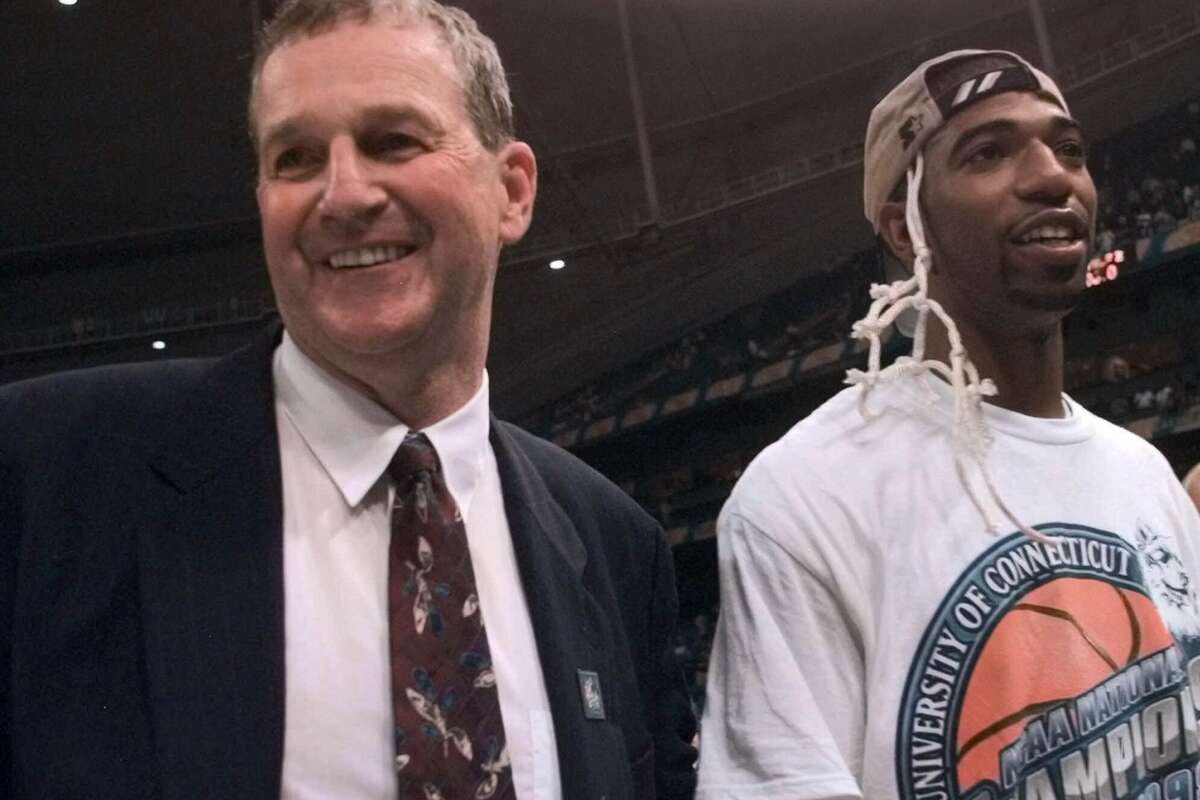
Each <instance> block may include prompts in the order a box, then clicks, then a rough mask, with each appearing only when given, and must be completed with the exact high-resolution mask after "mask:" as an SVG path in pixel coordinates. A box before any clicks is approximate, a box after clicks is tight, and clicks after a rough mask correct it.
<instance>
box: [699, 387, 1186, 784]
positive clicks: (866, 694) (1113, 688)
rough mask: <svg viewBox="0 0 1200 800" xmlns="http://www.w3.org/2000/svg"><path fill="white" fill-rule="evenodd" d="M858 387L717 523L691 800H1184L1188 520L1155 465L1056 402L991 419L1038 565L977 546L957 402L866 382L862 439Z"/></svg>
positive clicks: (769, 456) (1000, 465) (1017, 550)
mask: <svg viewBox="0 0 1200 800" xmlns="http://www.w3.org/2000/svg"><path fill="white" fill-rule="evenodd" d="M859 391H860V390H859V389H858V388H857V387H853V388H850V389H847V390H845V391H843V392H841V393H840V394H838V395H837V396H835V397H834V398H832V399H831V400H830V401H829V402H827V403H826V404H825V405H823V406H822V407H821V408H819V409H818V410H817V411H816V412H814V413H813V414H812V415H811V416H810V417H808V418H807V419H805V420H803V421H802V422H800V423H799V424H798V425H796V426H795V427H794V428H793V429H792V430H791V431H790V432H789V433H788V434H787V435H786V436H784V437H783V438H782V439H781V440H780V441H778V442H776V443H775V444H773V445H772V446H770V447H769V448H767V449H766V450H764V451H763V453H762V454H761V455H759V457H758V458H756V459H755V460H754V462H753V463H752V464H751V465H750V467H749V468H748V469H747V471H746V473H745V475H744V476H743V477H742V479H741V481H740V482H739V483H738V485H737V487H736V488H735V489H734V491H733V494H732V496H731V497H730V500H729V502H728V503H727V504H726V506H725V508H724V509H723V511H722V513H721V517H720V520H719V522H718V546H719V551H720V571H721V616H720V620H719V623H718V626H717V631H716V641H715V644H714V648H713V653H712V661H711V665H710V669H709V674H708V699H707V704H706V708H705V715H704V720H703V724H702V727H701V760H700V788H699V795H698V797H699V798H702V800H718V798H720V799H722V800H723V799H725V798H772V800H776V799H777V798H789V799H793V798H794V799H795V800H804V799H805V798H868V799H869V800H891V799H892V798H900V799H901V800H952V799H953V798H970V799H971V800H976V798H1010V797H1011V798H1028V799H1029V800H1035V799H1037V800H1049V799H1050V798H1055V799H1056V800H1063V799H1064V798H1096V799H1097V800H1102V799H1104V798H1108V799H1110V800H1111V799H1112V798H1125V797H1146V798H1154V799H1155V800H1158V798H1160V797H1161V798H1163V800H1166V798H1180V799H1182V798H1188V800H1194V798H1195V797H1196V789H1197V786H1200V780H1197V779H1198V778H1200V775H1197V774H1196V772H1197V770H1196V767H1197V750H1198V747H1200V745H1198V742H1197V724H1196V717H1197V707H1196V706H1197V704H1198V703H1200V658H1197V656H1200V613H1198V605H1197V595H1196V590H1195V585H1194V583H1193V581H1192V576H1195V575H1197V571H1196V570H1197V563H1198V555H1200V517H1198V516H1197V514H1196V511H1195V509H1194V508H1193V507H1192V505H1191V504H1190V502H1189V501H1188V498H1187V497H1186V495H1185V494H1184V493H1183V491H1182V489H1181V488H1180V486H1179V483H1178V481H1177V480H1176V478H1175V476H1174V474H1173V473H1172V471H1171V470H1170V468H1169V466H1168V465H1167V463H1166V461H1165V459H1163V457H1162V456H1161V455H1160V454H1159V453H1158V452H1157V451H1156V450H1155V449H1154V448H1153V447H1151V446H1150V445H1148V444H1147V443H1146V442H1144V441H1142V440H1141V439H1139V438H1137V437H1136V436H1134V435H1132V434H1130V433H1129V432H1127V431H1125V430H1122V429H1120V428H1117V427H1116V426H1114V425H1111V424H1110V423H1108V422H1105V421H1104V420H1101V419H1099V418H1097V417H1095V416H1094V415H1092V414H1090V413H1089V412H1088V411H1086V410H1085V409H1083V408H1081V407H1080V406H1078V405H1076V404H1075V403H1073V402H1071V401H1070V400H1069V398H1064V399H1065V402H1066V403H1067V406H1068V408H1069V411H1070V415H1069V416H1068V417H1066V418H1063V419H1038V418H1032V417H1027V416H1024V415H1021V414H1016V413H1013V412H1009V411H1005V410H1003V409H999V408H996V407H994V406H985V408H984V413H985V418H986V420H987V422H988V425H989V427H990V429H991V430H992V432H993V434H994V441H993V443H992V445H991V448H990V450H989V454H988V465H989V468H990V470H991V472H992V475H993V477H994V479H995V483H996V486H997V488H998V490H999V492H1000V495H1001V497H1002V498H1003V499H1004V500H1005V502H1006V503H1007V504H1008V505H1009V507H1010V508H1011V509H1012V510H1013V512H1014V513H1015V514H1016V515H1018V517H1020V518H1021V519H1022V520H1023V521H1024V522H1026V523H1028V524H1030V525H1033V526H1035V527H1038V528H1039V529H1041V530H1042V531H1045V532H1046V533H1049V534H1052V535H1055V536H1058V537H1061V540H1062V545H1061V546H1060V547H1059V548H1058V549H1057V550H1054V549H1051V548H1047V547H1046V546H1045V545H1042V544H1038V543H1036V542H1034V541H1032V540H1031V539H1029V538H1027V537H1026V536H1025V535H1024V534H1022V533H1020V532H1019V531H1016V530H1015V529H1013V528H1009V529H1006V530H1004V531H1002V532H1001V534H1000V535H992V534H989V533H988V532H987V531H986V530H985V527H984V523H983V521H982V518H981V516H980V513H979V511H978V510H977V509H976V507H975V506H974V505H973V504H972V502H971V500H970V498H969V497H968V495H967V494H966V492H965V491H964V489H963V487H962V485H961V483H960V482H959V479H958V477H957V474H956V472H955V469H954V461H953V454H952V451H951V449H950V446H949V443H948V435H949V430H950V414H951V398H950V390H949V387H947V386H945V385H944V384H942V383H941V382H939V381H937V380H935V379H932V378H916V377H906V378H902V379H901V380H900V381H898V382H897V383H895V384H888V385H885V386H881V387H880V388H879V389H877V390H876V391H875V392H874V393H873V394H872V395H871V402H870V406H871V408H872V410H873V411H874V412H876V413H877V414H878V415H879V416H877V417H876V418H874V419H873V420H872V421H870V422H866V421H864V420H863V418H862V417H861V416H860V414H859V411H858V408H857V401H858V396H859ZM975 477H976V478H977V476H975ZM976 485H977V486H978V491H977V494H978V495H979V496H980V497H983V496H985V495H986V491H985V490H984V489H983V487H982V484H981V483H977V484H976ZM994 517H995V518H996V519H1001V518H1002V517H1001V516H1000V515H999V514H995V515H994ZM1154 787H1157V788H1158V790H1159V791H1158V793H1155V788H1154ZM1142 792H1147V793H1146V794H1141V793H1142Z"/></svg>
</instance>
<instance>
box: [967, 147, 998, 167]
mask: <svg viewBox="0 0 1200 800" xmlns="http://www.w3.org/2000/svg"><path fill="white" fill-rule="evenodd" d="M1002 155H1004V154H1003V153H1002V152H1001V150H1000V145H998V144H995V143H988V144H985V145H981V146H979V147H976V148H975V149H974V150H972V151H971V154H970V155H969V156H967V163H968V164H982V163H986V162H988V161H995V160H996V159H998V158H1000V157H1001V156H1002Z"/></svg>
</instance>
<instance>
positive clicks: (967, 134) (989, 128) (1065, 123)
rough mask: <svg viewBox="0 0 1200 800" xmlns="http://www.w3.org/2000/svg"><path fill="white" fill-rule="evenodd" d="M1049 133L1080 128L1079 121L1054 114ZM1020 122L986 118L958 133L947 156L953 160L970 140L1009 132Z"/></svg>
mask: <svg viewBox="0 0 1200 800" xmlns="http://www.w3.org/2000/svg"><path fill="white" fill-rule="evenodd" d="M1049 126H1050V129H1051V133H1053V134H1059V133H1062V132H1063V131H1068V130H1076V131H1078V130H1081V126H1080V125H1079V122H1078V121H1077V120H1076V119H1074V118H1073V117H1068V116H1067V115H1066V114H1055V115H1054V116H1052V117H1051V118H1050V120H1049ZM1020 127H1021V126H1020V124H1019V123H1018V122H1017V121H1016V120H1013V119H1008V118H1007V117H1001V118H1000V119H993V120H988V121H987V122H981V123H980V124H978V125H975V126H973V127H971V128H967V129H966V130H965V131H963V132H962V133H960V134H959V135H958V138H957V139H955V140H954V145H953V146H952V147H951V148H950V152H949V154H948V158H949V159H950V160H954V159H955V158H956V157H957V156H958V154H959V153H960V152H962V151H963V149H965V148H966V147H967V145H969V144H970V143H971V142H972V141H974V140H975V139H978V138H979V137H980V136H985V135H987V134H989V133H991V134H1011V133H1014V132H1015V131H1016V130H1018V129H1019V128H1020Z"/></svg>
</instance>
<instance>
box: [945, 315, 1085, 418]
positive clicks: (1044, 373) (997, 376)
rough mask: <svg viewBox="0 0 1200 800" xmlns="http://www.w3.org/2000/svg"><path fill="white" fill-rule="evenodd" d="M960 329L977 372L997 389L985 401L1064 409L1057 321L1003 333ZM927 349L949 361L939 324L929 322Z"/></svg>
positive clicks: (1024, 408)
mask: <svg viewBox="0 0 1200 800" xmlns="http://www.w3.org/2000/svg"><path fill="white" fill-rule="evenodd" d="M959 333H960V334H961V336H962V340H963V347H965V348H966V350H967V357H968V358H970V359H971V361H972V363H974V364H975V367H976V368H977V369H978V370H979V374H980V376H981V377H984V378H991V380H992V382H993V383H995V384H996V389H997V392H996V394H995V395H994V396H992V397H986V398H984V399H985V401H986V402H988V403H991V404H992V405H995V406H999V407H1000V408H1005V409H1008V410H1009V411H1016V412H1017V413H1020V414H1025V415H1027V416H1031V417H1046V418H1059V417H1063V416H1065V415H1066V414H1067V411H1066V407H1065V405H1064V404H1063V400H1062V393H1063V337H1062V324H1061V323H1055V324H1054V325H1053V326H1051V327H1049V328H1042V329H1038V330H1036V331H1031V332H1028V333H1024V334H1013V335H1011V336H1005V337H1003V338H1001V337H999V336H997V335H995V334H994V333H992V332H989V333H983V332H981V331H977V330H972V329H970V328H966V327H962V326H960V330H959ZM925 350H926V354H927V357H929V358H936V359H938V360H942V361H946V362H947V363H949V353H950V345H949V342H948V340H947V338H946V332H945V329H944V328H943V327H942V326H941V325H937V324H931V325H930V330H929V336H928V341H927V342H926V348H925Z"/></svg>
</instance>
